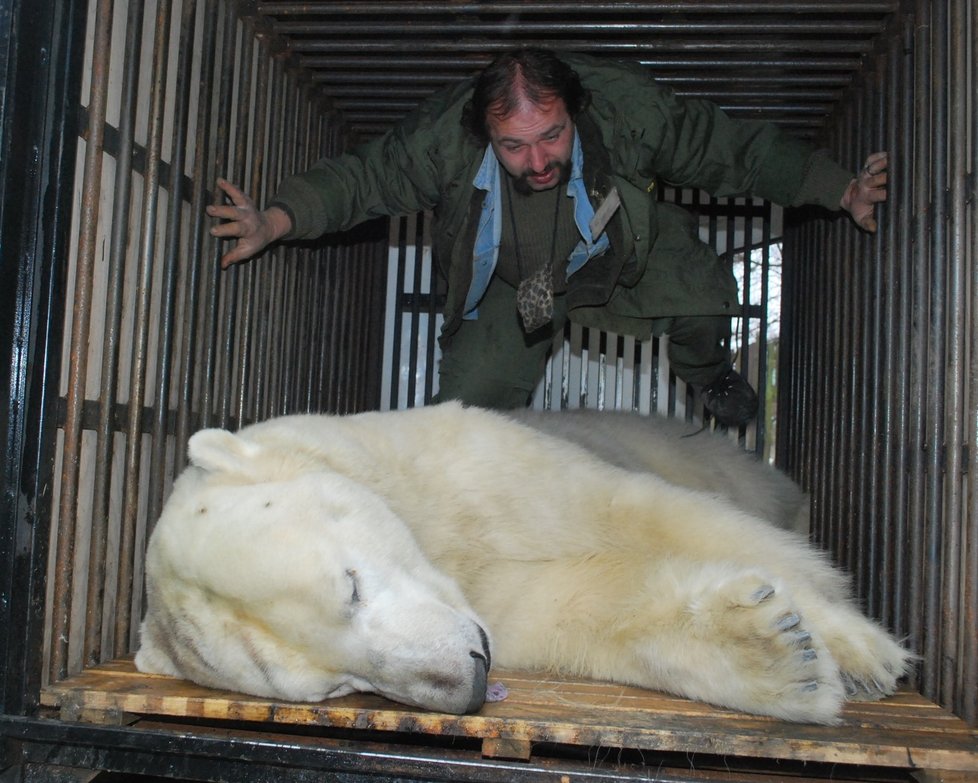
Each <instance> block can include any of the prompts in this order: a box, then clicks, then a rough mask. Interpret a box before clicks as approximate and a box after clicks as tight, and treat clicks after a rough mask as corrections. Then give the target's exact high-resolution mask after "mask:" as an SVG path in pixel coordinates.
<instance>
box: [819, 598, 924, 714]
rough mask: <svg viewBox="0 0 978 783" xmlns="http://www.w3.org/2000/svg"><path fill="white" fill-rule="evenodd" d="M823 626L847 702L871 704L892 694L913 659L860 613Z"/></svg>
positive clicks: (839, 616) (836, 616) (840, 616)
mask: <svg viewBox="0 0 978 783" xmlns="http://www.w3.org/2000/svg"><path fill="white" fill-rule="evenodd" d="M821 625H822V626H824V637H825V643H826V644H827V645H828V647H829V649H831V650H832V655H833V656H834V658H835V659H836V661H837V662H838V664H839V669H840V670H841V677H842V683H843V685H844V687H845V691H846V698H848V699H852V700H857V701H871V700H875V699H881V698H883V697H885V696H890V695H891V694H893V693H894V692H895V691H896V689H897V685H898V683H899V680H900V678H901V677H903V676H905V675H906V674H907V673H908V672H909V670H910V668H911V666H912V664H913V660H914V656H913V655H912V654H911V653H910V652H909V651H908V650H906V649H905V648H903V647H902V646H900V644H898V643H897V641H896V640H895V639H893V637H892V636H890V634H889V633H887V632H886V631H885V630H884V629H883V628H882V627H880V626H879V625H878V624H876V623H875V622H873V621H872V620H870V619H868V618H866V617H864V616H863V615H862V614H861V613H859V612H857V611H855V610H851V611H850V612H846V613H840V614H833V617H832V620H831V622H826V623H822V624H821Z"/></svg>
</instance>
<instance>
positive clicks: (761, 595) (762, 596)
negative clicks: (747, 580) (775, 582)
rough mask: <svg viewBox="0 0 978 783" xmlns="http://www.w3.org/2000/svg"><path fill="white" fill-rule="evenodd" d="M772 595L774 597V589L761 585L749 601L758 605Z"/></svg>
mask: <svg viewBox="0 0 978 783" xmlns="http://www.w3.org/2000/svg"><path fill="white" fill-rule="evenodd" d="M772 595H774V587H772V586H771V585H761V586H760V587H758V588H757V590H755V591H754V594H753V595H752V596H751V597H750V599H751V601H753V602H754V603H756V604H759V603H761V602H763V601H766V600H767V599H768V598H770V597H771V596H772Z"/></svg>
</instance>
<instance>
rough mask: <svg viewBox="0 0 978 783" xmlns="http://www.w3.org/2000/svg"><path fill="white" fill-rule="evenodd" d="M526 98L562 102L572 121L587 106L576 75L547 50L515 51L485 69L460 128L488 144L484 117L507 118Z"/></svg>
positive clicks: (582, 87)
mask: <svg viewBox="0 0 978 783" xmlns="http://www.w3.org/2000/svg"><path fill="white" fill-rule="evenodd" d="M523 96H526V97H527V98H528V99H529V100H530V102H531V103H533V104H539V103H542V102H543V101H545V100H548V99H550V98H554V97H557V98H562V99H563V101H564V104H565V105H566V106H567V113H568V114H570V116H571V117H572V118H573V117H575V116H576V115H577V114H579V113H580V112H582V111H583V110H584V109H585V108H586V107H587V104H588V99H589V95H588V92H587V90H586V89H585V88H584V85H582V84H581V79H580V77H579V76H578V75H577V72H576V71H575V70H574V69H573V68H571V67H570V66H569V65H567V63H565V62H564V61H563V60H561V59H560V58H559V57H558V56H557V54H556V53H555V52H552V51H550V50H549V49H530V48H523V49H514V50H513V51H509V52H506V53H505V54H501V55H499V56H498V57H497V58H496V59H495V60H493V61H492V62H491V63H489V65H488V66H486V69H485V70H484V71H483V72H482V73H481V74H480V75H479V77H478V78H477V79H476V82H475V90H474V91H473V93H472V98H471V99H470V100H469V102H468V103H467V104H466V105H465V109H464V110H463V113H462V126H463V127H464V128H465V129H466V130H468V131H469V132H470V133H471V134H472V135H474V136H475V137H476V138H477V139H478V140H479V141H480V142H482V143H486V142H488V141H489V128H488V126H487V124H486V116H487V115H488V113H489V111H490V110H491V111H492V113H493V114H498V115H500V116H502V117H506V116H507V115H509V114H510V113H512V112H513V111H514V110H515V109H516V108H517V107H518V106H519V103H520V99H521V98H522V97H523Z"/></svg>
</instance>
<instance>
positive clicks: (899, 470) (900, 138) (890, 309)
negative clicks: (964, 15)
mask: <svg viewBox="0 0 978 783" xmlns="http://www.w3.org/2000/svg"><path fill="white" fill-rule="evenodd" d="M903 27H904V28H905V27H906V22H905V21H904V25H903ZM902 45H903V32H902V30H897V31H896V32H895V33H894V34H893V35H891V36H890V38H889V41H888V51H887V72H886V80H885V99H884V102H883V107H882V108H883V110H884V111H885V113H886V137H885V138H886V143H885V145H884V146H885V148H886V149H887V150H888V151H889V161H890V174H889V177H890V180H889V182H890V185H889V188H888V191H889V192H888V196H889V204H888V205H881V206H880V207H879V211H880V215H881V216H882V222H881V227H882V231H883V233H884V235H885V237H886V241H885V243H886V247H887V248H888V253H887V256H886V260H885V269H884V273H883V274H884V278H883V282H882V286H883V290H884V291H887V292H889V302H888V306H887V308H886V313H885V323H884V325H883V327H882V328H883V340H882V342H883V343H884V344H885V345H886V346H888V349H887V350H886V351H885V354H884V358H883V364H882V366H881V368H880V373H881V376H880V377H881V379H883V381H884V382H885V383H886V384H887V392H886V393H887V398H888V404H887V405H886V407H885V409H884V411H883V421H882V422H881V432H882V436H883V441H884V450H883V454H882V459H881V464H880V471H881V484H882V487H883V491H882V492H881V493H880V498H879V500H880V506H879V515H878V520H877V521H878V525H879V528H880V530H879V536H880V547H881V549H882V553H883V568H882V572H881V574H880V583H881V585H882V586H883V589H882V590H881V596H880V605H879V617H880V619H881V620H883V622H885V623H886V624H887V625H889V626H890V628H892V629H893V630H894V632H895V633H896V634H897V635H898V636H902V635H903V633H904V632H903V630H902V629H903V627H904V624H903V622H902V619H901V617H900V613H901V610H902V607H903V600H904V598H903V596H904V574H903V569H902V567H901V566H902V563H903V551H904V546H903V542H904V540H905V537H906V524H907V518H906V505H905V502H904V498H905V496H906V474H905V471H904V469H903V462H902V459H901V455H902V454H903V447H904V438H905V431H906V428H905V422H906V416H907V399H906V383H907V379H908V378H909V373H908V372H907V368H908V366H909V356H908V355H907V337H906V335H907V332H908V330H907V328H905V327H906V326H907V325H908V324H909V322H910V319H909V314H907V313H906V310H907V308H906V304H907V303H908V302H909V285H907V284H906V283H905V281H904V280H903V279H902V275H901V271H902V270H904V269H909V258H908V256H909V253H908V250H907V247H906V246H905V245H904V243H903V242H902V241H901V239H902V237H901V234H903V235H905V233H906V231H905V229H906V226H907V221H906V220H903V219H900V216H902V215H906V214H909V209H907V210H906V211H904V209H903V208H902V207H903V206H904V205H905V203H906V198H907V195H908V194H909V193H910V191H911V182H910V181H909V176H908V171H907V166H906V162H907V161H908V160H909V159H910V155H909V149H908V148H907V145H906V143H905V138H906V137H907V134H906V131H905V129H906V128H907V127H909V124H907V125H904V124H903V120H904V113H905V109H904V107H907V108H909V107H910V106H911V105H912V101H910V100H908V99H907V97H908V96H907V93H906V91H909V90H910V88H911V87H912V81H911V80H909V79H905V78H904V77H905V73H904V69H905V65H904V64H905V62H906V60H907V58H906V57H905V56H904V55H903V53H902Z"/></svg>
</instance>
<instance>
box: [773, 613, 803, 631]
mask: <svg viewBox="0 0 978 783" xmlns="http://www.w3.org/2000/svg"><path fill="white" fill-rule="evenodd" d="M800 622H801V618H800V617H799V616H798V615H797V614H795V613H794V612H791V613H790V614H786V615H785V616H784V617H782V618H781V619H780V620H778V624H777V626H776V627H777V629H778V630H779V631H790V630H791V629H792V628H794V627H795V626H796V625H798V624H799V623H800Z"/></svg>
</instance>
